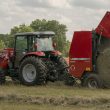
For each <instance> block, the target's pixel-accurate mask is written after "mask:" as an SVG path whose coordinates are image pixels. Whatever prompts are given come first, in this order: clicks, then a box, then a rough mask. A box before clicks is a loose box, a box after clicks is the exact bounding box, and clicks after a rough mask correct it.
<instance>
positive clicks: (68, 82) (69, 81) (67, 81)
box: [64, 73, 75, 86]
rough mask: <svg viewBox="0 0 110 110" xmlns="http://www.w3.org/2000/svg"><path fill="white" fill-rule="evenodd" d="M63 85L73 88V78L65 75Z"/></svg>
mask: <svg viewBox="0 0 110 110" xmlns="http://www.w3.org/2000/svg"><path fill="white" fill-rule="evenodd" d="M64 83H65V85H68V86H73V85H75V78H73V77H72V76H71V75H70V74H69V73H68V74H66V75H65V80H64Z"/></svg>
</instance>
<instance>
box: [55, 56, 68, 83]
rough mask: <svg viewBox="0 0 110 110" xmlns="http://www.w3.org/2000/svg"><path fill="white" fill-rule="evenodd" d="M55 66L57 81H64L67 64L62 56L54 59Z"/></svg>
mask: <svg viewBox="0 0 110 110" xmlns="http://www.w3.org/2000/svg"><path fill="white" fill-rule="evenodd" d="M54 62H55V66H56V69H57V71H58V80H60V81H64V80H65V76H66V75H67V74H68V69H67V67H68V64H67V63H66V61H65V59H64V58H63V57H62V56H58V57H57V58H56V59H55V61H54Z"/></svg>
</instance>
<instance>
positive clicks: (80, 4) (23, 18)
mask: <svg viewBox="0 0 110 110" xmlns="http://www.w3.org/2000/svg"><path fill="white" fill-rule="evenodd" d="M109 10H110V0H0V33H9V32H10V29H11V28H12V27H13V26H15V25H19V24H22V23H26V24H29V23H30V22H31V21H33V20H35V19H36V18H38V19H43V18H44V19H47V20H53V19H55V20H58V21H59V22H60V23H63V24H65V25H67V28H68V32H67V39H69V40H71V38H72V35H73V32H74V31H77V30H78V31H79V30H91V29H93V28H95V27H96V26H97V25H98V23H99V22H100V20H101V18H102V17H103V16H104V14H105V12H106V11H109Z"/></svg>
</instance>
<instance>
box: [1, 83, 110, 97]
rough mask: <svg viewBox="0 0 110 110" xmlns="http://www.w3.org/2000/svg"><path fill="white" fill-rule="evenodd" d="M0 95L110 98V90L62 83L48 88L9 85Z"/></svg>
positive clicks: (4, 87)
mask: <svg viewBox="0 0 110 110" xmlns="http://www.w3.org/2000/svg"><path fill="white" fill-rule="evenodd" d="M0 94H1V95H2V94H4V95H7V94H16V95H27V96H54V97H58V96H66V97H74V96H80V97H93V98H94V97H96V98H97V97H104V98H105V97H107V98H110V89H87V88H75V87H68V86H64V85H63V84H61V83H56V84H54V83H50V84H48V85H46V86H33V87H27V86H23V85H20V84H12V83H7V84H5V85H3V86H1V87H0Z"/></svg>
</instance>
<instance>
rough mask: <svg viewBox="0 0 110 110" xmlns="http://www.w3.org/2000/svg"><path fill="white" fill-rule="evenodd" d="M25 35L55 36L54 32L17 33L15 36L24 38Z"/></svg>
mask: <svg viewBox="0 0 110 110" xmlns="http://www.w3.org/2000/svg"><path fill="white" fill-rule="evenodd" d="M23 35H55V33H54V32H53V31H38V32H23V33H17V34H15V36H23Z"/></svg>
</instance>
